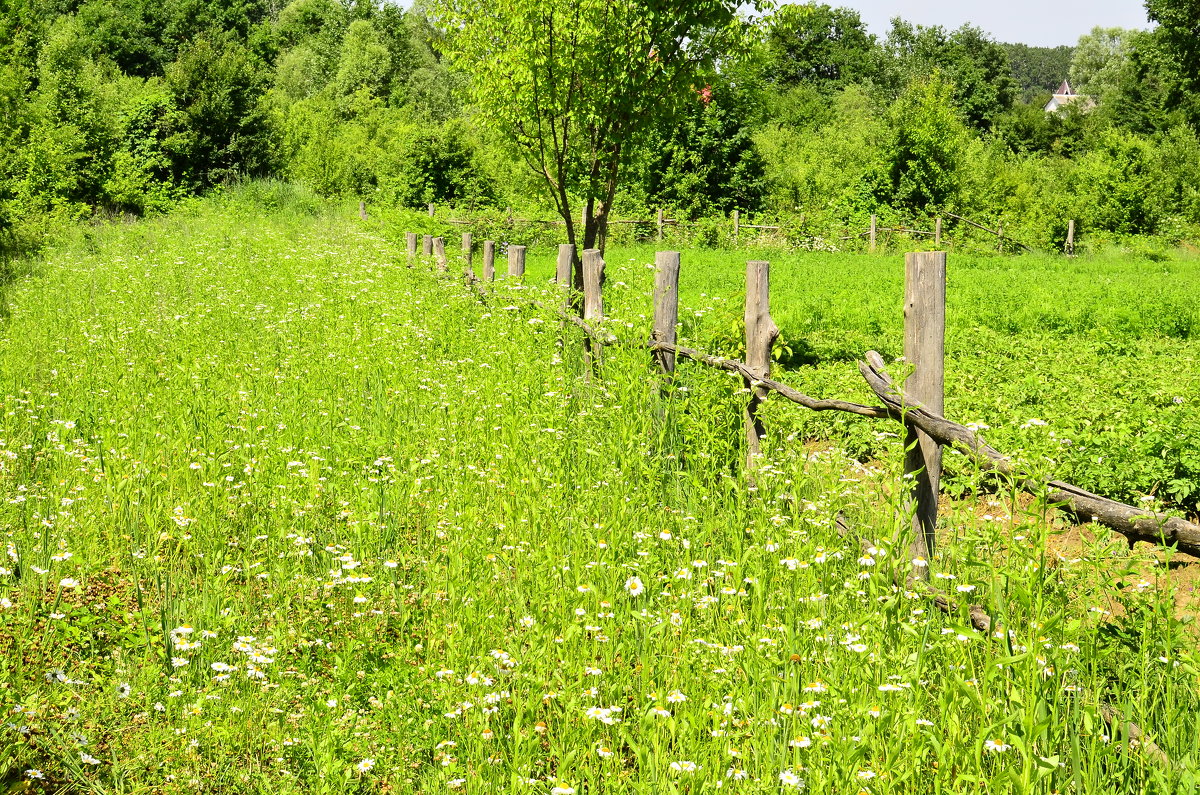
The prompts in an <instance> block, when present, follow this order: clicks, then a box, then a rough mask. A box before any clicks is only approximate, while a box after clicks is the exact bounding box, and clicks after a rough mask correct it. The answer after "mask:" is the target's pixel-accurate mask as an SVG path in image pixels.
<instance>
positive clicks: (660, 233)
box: [658, 207, 663, 243]
mask: <svg viewBox="0 0 1200 795" xmlns="http://www.w3.org/2000/svg"><path fill="white" fill-rule="evenodd" d="M662 236H663V211H662V208H661V207H659V208H658V242H660V243H661V242H662Z"/></svg>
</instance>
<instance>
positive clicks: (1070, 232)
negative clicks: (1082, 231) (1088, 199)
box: [1065, 218, 1075, 257]
mask: <svg viewBox="0 0 1200 795" xmlns="http://www.w3.org/2000/svg"><path fill="white" fill-rule="evenodd" d="M1065 251H1066V254H1067V256H1068V257H1073V256H1075V219H1074V218H1072V219H1071V220H1070V221H1067V247H1066V249H1065Z"/></svg>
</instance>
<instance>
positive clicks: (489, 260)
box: [483, 240, 496, 282]
mask: <svg viewBox="0 0 1200 795" xmlns="http://www.w3.org/2000/svg"><path fill="white" fill-rule="evenodd" d="M483 280H484V281H485V282H494V281H496V241H494V240H485V241H483Z"/></svg>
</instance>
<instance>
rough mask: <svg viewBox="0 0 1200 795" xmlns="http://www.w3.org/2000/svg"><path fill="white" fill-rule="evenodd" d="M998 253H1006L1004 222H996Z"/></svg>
mask: <svg viewBox="0 0 1200 795" xmlns="http://www.w3.org/2000/svg"><path fill="white" fill-rule="evenodd" d="M996 253H997V254H1002V253H1004V224H996Z"/></svg>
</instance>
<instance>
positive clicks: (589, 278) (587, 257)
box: [583, 248, 604, 367]
mask: <svg viewBox="0 0 1200 795" xmlns="http://www.w3.org/2000/svg"><path fill="white" fill-rule="evenodd" d="M603 289H604V257H603V256H601V255H600V251H599V250H598V249H594V248H589V249H587V250H585V251H584V252H583V319H584V320H585V321H588V322H589V323H594V322H595V321H597V320H600V319H601V318H603V317H604V295H603ZM583 345H584V357H585V358H586V359H587V362H588V364H589V365H590V366H591V367H596V366H598V365H599V364H600V359H601V356H600V342H599V341H598V340H595V339H592V338H591V337H590V336H589V337H585V338H584V341H583Z"/></svg>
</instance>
